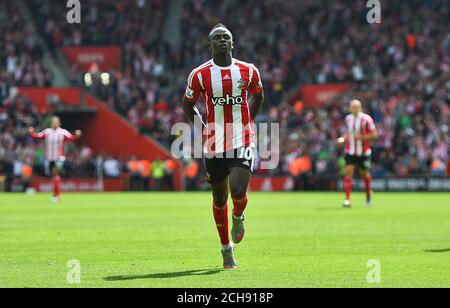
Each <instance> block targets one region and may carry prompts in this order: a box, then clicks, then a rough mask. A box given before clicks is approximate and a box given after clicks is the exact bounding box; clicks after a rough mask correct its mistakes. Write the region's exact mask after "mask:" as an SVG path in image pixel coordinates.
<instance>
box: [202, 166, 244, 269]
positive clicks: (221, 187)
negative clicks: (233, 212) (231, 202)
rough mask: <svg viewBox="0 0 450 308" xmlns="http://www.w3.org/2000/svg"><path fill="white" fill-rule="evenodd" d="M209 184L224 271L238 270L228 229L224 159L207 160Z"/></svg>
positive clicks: (226, 172) (226, 180)
mask: <svg viewBox="0 0 450 308" xmlns="http://www.w3.org/2000/svg"><path fill="white" fill-rule="evenodd" d="M205 168H206V173H207V176H208V182H209V184H210V185H211V189H212V194H213V205H212V207H213V216H214V221H215V223H216V227H217V231H218V233H219V237H220V243H221V244H222V256H223V267H224V269H234V268H236V266H237V265H236V260H235V259H234V254H233V245H232V243H231V241H230V233H229V228H228V191H229V188H228V170H227V168H226V163H225V161H224V160H223V159H217V158H212V159H205Z"/></svg>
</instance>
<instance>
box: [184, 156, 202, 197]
mask: <svg viewBox="0 0 450 308" xmlns="http://www.w3.org/2000/svg"><path fill="white" fill-rule="evenodd" d="M199 169H200V168H199V165H198V162H197V161H196V160H195V159H192V160H190V161H189V162H188V163H187V165H186V168H185V169H184V178H185V180H186V190H187V191H195V190H197V189H198V183H197V178H198V173H199Z"/></svg>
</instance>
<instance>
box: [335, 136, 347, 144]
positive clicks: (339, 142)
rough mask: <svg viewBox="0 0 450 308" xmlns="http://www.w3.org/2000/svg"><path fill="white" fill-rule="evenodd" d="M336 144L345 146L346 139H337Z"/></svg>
mask: <svg viewBox="0 0 450 308" xmlns="http://www.w3.org/2000/svg"><path fill="white" fill-rule="evenodd" d="M336 142H337V144H343V143H344V142H345V138H344V137H340V138H337V140H336Z"/></svg>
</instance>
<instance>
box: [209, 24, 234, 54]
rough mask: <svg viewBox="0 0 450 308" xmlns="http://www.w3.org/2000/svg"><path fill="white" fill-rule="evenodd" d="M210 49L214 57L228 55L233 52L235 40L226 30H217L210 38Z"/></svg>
mask: <svg viewBox="0 0 450 308" xmlns="http://www.w3.org/2000/svg"><path fill="white" fill-rule="evenodd" d="M209 47H210V48H211V51H212V53H213V55H216V54H227V53H229V52H231V51H232V50H233V40H232V39H231V36H230V35H229V34H228V32H226V31H225V30H220V29H219V30H216V31H215V32H214V33H213V34H212V36H211V37H210V38H209Z"/></svg>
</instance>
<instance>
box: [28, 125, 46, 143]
mask: <svg viewBox="0 0 450 308" xmlns="http://www.w3.org/2000/svg"><path fill="white" fill-rule="evenodd" d="M28 133H29V134H30V136H31V138H33V139H36V140H42V139H44V138H45V131H42V132H40V133H36V131H35V129H34V127H30V128H29V129H28Z"/></svg>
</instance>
